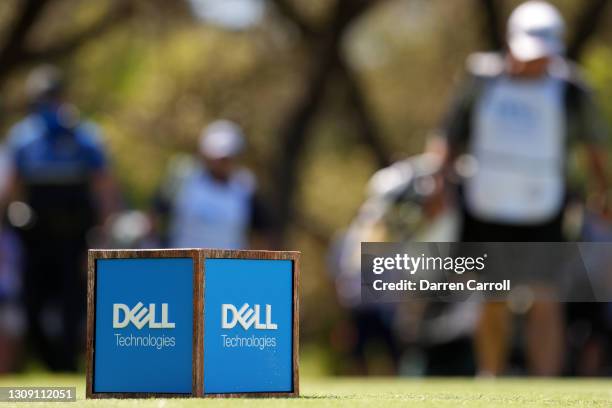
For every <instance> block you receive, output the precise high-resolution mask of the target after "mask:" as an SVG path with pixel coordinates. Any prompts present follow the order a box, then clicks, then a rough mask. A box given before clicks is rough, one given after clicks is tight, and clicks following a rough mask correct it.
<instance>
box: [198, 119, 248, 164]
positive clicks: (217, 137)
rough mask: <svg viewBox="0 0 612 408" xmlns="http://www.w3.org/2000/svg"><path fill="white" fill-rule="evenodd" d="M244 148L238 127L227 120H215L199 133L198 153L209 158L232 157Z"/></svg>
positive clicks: (242, 137)
mask: <svg viewBox="0 0 612 408" xmlns="http://www.w3.org/2000/svg"><path fill="white" fill-rule="evenodd" d="M243 148H244V136H243V135H242V130H241V129H240V127H239V126H238V125H237V124H235V123H233V122H230V121H229V120H217V121H215V122H213V123H211V124H210V125H208V126H207V127H206V128H204V130H203V131H202V134H201V135H200V153H202V154H203V155H204V156H206V157H208V158H209V159H222V158H225V157H234V156H236V155H237V154H239V153H240V152H242V149H243Z"/></svg>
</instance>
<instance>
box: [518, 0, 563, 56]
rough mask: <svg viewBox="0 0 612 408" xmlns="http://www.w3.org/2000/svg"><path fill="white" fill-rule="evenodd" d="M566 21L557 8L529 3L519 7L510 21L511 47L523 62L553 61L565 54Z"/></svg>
mask: <svg viewBox="0 0 612 408" xmlns="http://www.w3.org/2000/svg"><path fill="white" fill-rule="evenodd" d="M564 32H565V23H564V21H563V17H562V16H561V14H560V13H559V10H557V9H556V8H555V7H554V6H553V5H551V4H549V3H547V2H544V1H528V2H526V3H523V4H521V5H520V6H518V7H517V8H516V9H515V10H514V11H513V12H512V14H511V15H510V19H509V20H508V34H507V36H508V37H507V39H508V46H509V48H510V52H511V53H512V56H514V57H515V58H516V59H518V60H521V61H531V60H534V59H538V58H542V57H552V56H555V55H559V54H562V53H563V52H564V49H565V47H564V45H563V34H564Z"/></svg>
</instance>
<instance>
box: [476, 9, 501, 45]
mask: <svg viewBox="0 0 612 408" xmlns="http://www.w3.org/2000/svg"><path fill="white" fill-rule="evenodd" d="M500 3H501V0H478V4H480V8H481V9H482V11H483V13H484V16H483V17H484V24H483V33H484V38H485V39H486V41H487V45H488V47H490V48H491V49H493V50H501V49H503V48H504V43H505V42H504V33H503V24H502V22H501V16H500Z"/></svg>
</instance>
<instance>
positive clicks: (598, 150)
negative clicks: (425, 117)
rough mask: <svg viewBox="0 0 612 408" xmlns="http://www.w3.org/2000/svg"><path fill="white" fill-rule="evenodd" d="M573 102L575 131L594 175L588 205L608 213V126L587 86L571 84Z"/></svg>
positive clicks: (573, 129)
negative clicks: (592, 189)
mask: <svg viewBox="0 0 612 408" xmlns="http://www.w3.org/2000/svg"><path fill="white" fill-rule="evenodd" d="M570 87H571V88H570V90H569V92H572V93H571V94H570V98H574V101H571V104H570V106H573V107H574V110H575V112H573V115H575V116H574V117H575V120H574V123H573V128H570V131H573V132H574V133H575V134H576V135H577V137H578V138H580V140H581V141H582V142H583V144H584V148H585V152H586V155H587V157H586V159H587V162H588V166H589V169H588V170H589V174H591V175H592V177H593V179H594V183H593V185H594V191H593V192H592V193H591V194H589V196H588V197H587V205H589V206H590V207H592V208H593V209H594V210H596V211H598V212H601V213H602V214H608V213H609V210H610V208H609V203H608V192H609V187H610V186H609V181H608V169H607V168H606V163H607V151H606V144H605V142H606V139H607V130H606V128H605V125H604V122H603V120H602V118H601V116H600V115H599V110H598V108H597V106H596V104H595V102H594V100H593V95H592V93H591V92H590V91H589V90H588V89H587V88H586V87H584V86H579V85H573V84H572V85H570Z"/></svg>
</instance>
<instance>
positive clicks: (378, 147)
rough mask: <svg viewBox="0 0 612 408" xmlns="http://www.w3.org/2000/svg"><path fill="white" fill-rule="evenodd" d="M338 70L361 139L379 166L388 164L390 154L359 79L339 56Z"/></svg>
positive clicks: (389, 162)
mask: <svg viewBox="0 0 612 408" xmlns="http://www.w3.org/2000/svg"><path fill="white" fill-rule="evenodd" d="M338 70H339V71H338V72H339V73H340V75H341V76H342V77H343V79H344V82H345V83H346V87H347V96H348V103H349V105H350V106H351V107H352V108H353V114H354V118H355V125H356V126H357V128H358V129H359V130H360V134H361V137H362V139H363V141H364V142H365V143H366V144H367V145H368V146H369V147H370V148H371V149H372V152H373V153H374V156H375V157H376V162H377V164H378V166H379V167H386V166H388V165H390V164H391V160H390V157H391V155H390V153H389V151H388V150H387V148H386V146H385V144H384V142H383V141H382V139H381V138H380V136H379V131H378V129H377V126H376V122H375V121H374V119H373V118H372V115H371V113H370V109H369V108H368V104H367V98H366V96H365V95H364V93H363V90H362V89H361V84H360V83H359V79H358V78H356V77H355V75H354V73H353V71H352V70H351V68H350V67H349V65H348V63H347V62H346V60H345V59H344V58H340V61H339V65H338Z"/></svg>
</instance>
